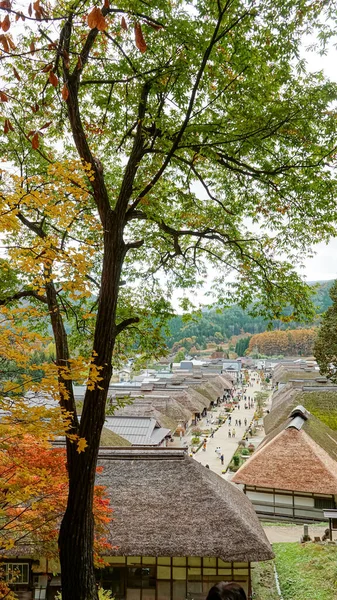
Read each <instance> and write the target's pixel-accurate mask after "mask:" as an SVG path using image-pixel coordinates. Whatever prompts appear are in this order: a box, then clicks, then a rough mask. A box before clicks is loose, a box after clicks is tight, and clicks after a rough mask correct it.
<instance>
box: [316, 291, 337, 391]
mask: <svg viewBox="0 0 337 600" xmlns="http://www.w3.org/2000/svg"><path fill="white" fill-rule="evenodd" d="M330 298H331V300H332V306H330V308H328V310H327V311H326V313H325V314H324V315H323V318H322V325H321V328H320V329H319V331H318V335H317V338H316V341H315V346H314V355H315V357H316V360H317V362H318V364H319V367H320V371H321V373H322V375H327V376H328V377H329V379H331V381H333V382H334V383H337V280H336V281H335V282H334V284H333V286H332V288H331V289H330Z"/></svg>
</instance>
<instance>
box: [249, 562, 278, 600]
mask: <svg viewBox="0 0 337 600" xmlns="http://www.w3.org/2000/svg"><path fill="white" fill-rule="evenodd" d="M252 588H253V593H254V600H279V595H278V593H277V589H276V585H275V577H274V562H273V561H272V560H269V561H268V562H261V563H254V565H253V568H252Z"/></svg>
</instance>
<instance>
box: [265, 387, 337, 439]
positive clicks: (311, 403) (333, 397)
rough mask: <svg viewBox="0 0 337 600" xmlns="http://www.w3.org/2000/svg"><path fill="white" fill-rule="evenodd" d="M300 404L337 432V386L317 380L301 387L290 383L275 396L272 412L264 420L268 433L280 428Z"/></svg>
mask: <svg viewBox="0 0 337 600" xmlns="http://www.w3.org/2000/svg"><path fill="white" fill-rule="evenodd" d="M299 404H300V405H303V406H305V407H306V409H307V410H309V412H310V413H311V414H313V415H314V416H316V417H318V418H319V419H320V420H321V421H323V422H324V423H325V424H326V425H328V426H329V427H330V428H331V429H334V430H337V386H335V385H332V384H330V385H324V384H320V383H319V381H317V380H316V381H312V382H310V384H308V383H302V384H301V385H293V384H292V383H288V384H287V385H286V386H284V387H283V388H282V389H280V390H278V391H277V392H275V393H274V394H273V402H272V406H271V411H270V413H269V414H267V415H266V416H265V418H264V428H265V431H266V433H267V434H268V433H270V432H271V431H273V430H274V429H276V427H279V425H281V424H282V423H283V422H284V421H285V420H286V419H287V417H288V415H289V414H290V413H291V411H292V410H293V409H294V408H295V407H296V406H297V405H299Z"/></svg>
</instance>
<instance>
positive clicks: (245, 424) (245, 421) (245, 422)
mask: <svg viewBox="0 0 337 600" xmlns="http://www.w3.org/2000/svg"><path fill="white" fill-rule="evenodd" d="M243 422H244V426H245V427H247V419H246V418H245V419H244V421H243Z"/></svg>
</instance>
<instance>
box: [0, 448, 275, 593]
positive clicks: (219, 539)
mask: <svg viewBox="0 0 337 600" xmlns="http://www.w3.org/2000/svg"><path fill="white" fill-rule="evenodd" d="M99 465H100V466H102V467H103V471H102V473H100V474H98V475H97V482H98V483H99V484H100V485H104V486H105V487H106V490H107V493H108V495H109V497H110V500H111V506H112V508H113V520H112V521H111V524H110V542H111V550H110V552H109V556H107V557H106V562H107V564H108V566H106V567H105V568H103V569H100V570H99V571H97V579H98V581H99V583H100V584H101V585H102V587H104V588H105V589H109V590H111V591H112V592H113V595H114V597H115V598H116V600H186V599H189V600H192V599H194V600H204V598H205V597H206V595H207V592H208V590H209V589H210V588H211V587H212V586H213V585H214V584H215V583H216V582H218V581H236V582H238V583H239V584H240V585H242V586H243V588H244V589H245V590H246V592H247V593H248V594H249V595H250V594H251V563H252V562H256V561H262V560H269V559H271V558H273V552H272V549H271V546H270V544H269V542H268V540H267V538H266V535H265V533H264V531H263V529H262V527H261V525H260V523H259V521H258V518H257V516H256V514H255V512H254V509H253V506H252V504H251V502H250V501H249V500H248V498H247V497H246V496H245V495H244V494H243V493H242V492H241V491H240V490H238V489H237V488H236V487H235V486H233V485H232V484H231V483H228V482H227V481H225V480H223V479H222V478H220V477H219V476H218V475H216V474H215V473H213V472H212V471H210V470H209V469H206V468H205V467H203V466H202V465H201V464H199V463H198V462H196V461H195V460H194V459H192V458H190V457H189V456H188V455H187V453H186V452H185V451H184V450H182V449H177V448H175V449H169V448H145V447H144V448H137V447H130V448H105V449H103V448H102V449H101V451H100V456H99ZM9 554H10V557H9V556H8V558H7V561H6V562H7V564H8V565H10V568H11V569H13V568H16V567H17V570H18V571H20V573H22V577H20V578H19V580H17V583H16V588H17V590H18V592H19V598H21V600H33V599H34V598H40V599H47V600H53V599H54V597H55V593H56V592H57V591H58V590H59V589H60V588H59V585H60V577H59V575H58V574H57V565H55V564H53V565H52V564H50V563H49V564H48V563H46V560H44V559H43V558H40V559H37V558H36V557H34V560H33V559H32V556H31V555H30V554H29V553H28V554H26V555H25V554H24V553H22V552H21V554H20V549H19V548H18V549H12V550H11V551H10V553H9ZM249 597H250V596H249Z"/></svg>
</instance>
